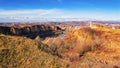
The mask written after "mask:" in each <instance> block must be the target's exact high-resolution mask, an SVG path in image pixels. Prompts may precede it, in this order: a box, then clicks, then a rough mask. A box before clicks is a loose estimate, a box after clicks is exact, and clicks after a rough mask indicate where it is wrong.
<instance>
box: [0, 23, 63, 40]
mask: <svg viewBox="0 0 120 68" xmlns="http://www.w3.org/2000/svg"><path fill="white" fill-rule="evenodd" d="M0 33H1V34H5V35H15V36H25V37H29V38H32V39H34V38H35V37H36V36H40V37H46V36H52V35H58V34H61V33H62V30H61V28H59V27H56V26H54V25H32V26H25V27H22V28H19V27H14V26H12V27H6V26H0Z"/></svg>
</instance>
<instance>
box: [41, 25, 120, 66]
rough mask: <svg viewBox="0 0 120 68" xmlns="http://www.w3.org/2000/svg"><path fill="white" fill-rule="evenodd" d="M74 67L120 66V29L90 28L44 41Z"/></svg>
mask: <svg viewBox="0 0 120 68" xmlns="http://www.w3.org/2000/svg"><path fill="white" fill-rule="evenodd" d="M43 42H44V43H46V44H48V45H49V46H50V47H51V49H53V51H55V52H57V53H58V54H59V55H60V56H61V57H62V58H64V59H67V60H69V61H70V62H71V65H70V67H73V68H75V67H76V68H79V67H81V68H91V67H92V68H114V67H120V65H119V64H120V29H116V30H113V29H107V28H104V27H98V28H88V27H83V28H80V29H79V30H76V31H72V32H69V33H67V36H66V37H64V38H60V37H58V38H47V39H46V40H44V41H43Z"/></svg>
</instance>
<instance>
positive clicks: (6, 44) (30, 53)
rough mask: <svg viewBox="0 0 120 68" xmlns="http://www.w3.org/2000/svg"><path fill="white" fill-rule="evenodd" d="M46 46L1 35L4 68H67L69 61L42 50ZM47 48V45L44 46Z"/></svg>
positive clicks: (1, 62)
mask: <svg viewBox="0 0 120 68" xmlns="http://www.w3.org/2000/svg"><path fill="white" fill-rule="evenodd" d="M43 45H44V44H42V43H38V42H36V41H34V40H31V39H28V38H25V37H16V36H5V35H0V67H2V68H59V67H62V68H66V67H67V61H66V60H63V59H60V58H58V57H57V56H54V55H52V54H50V53H46V52H45V51H44V50H42V49H40V48H39V47H40V46H43ZM44 46H46V45H44Z"/></svg>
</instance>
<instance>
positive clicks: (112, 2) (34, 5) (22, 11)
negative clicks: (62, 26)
mask: <svg viewBox="0 0 120 68" xmlns="http://www.w3.org/2000/svg"><path fill="white" fill-rule="evenodd" d="M66 19H67V20H105V21H109V20H113V21H120V0H0V22H4V21H8V22H10V21H44V20H45V21H46V20H48V21H49V20H54V21H60V20H66Z"/></svg>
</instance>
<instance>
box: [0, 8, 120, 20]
mask: <svg viewBox="0 0 120 68" xmlns="http://www.w3.org/2000/svg"><path fill="white" fill-rule="evenodd" d="M56 18H60V19H56ZM73 18H74V19H73ZM75 18H76V19H75ZM0 19H1V20H0V21H9V20H12V21H43V20H46V21H51V20H54V21H60V20H89V19H92V20H120V12H116V13H114V12H100V11H73V10H71V11H70V10H60V9H32V10H31V9H30V10H0Z"/></svg>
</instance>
